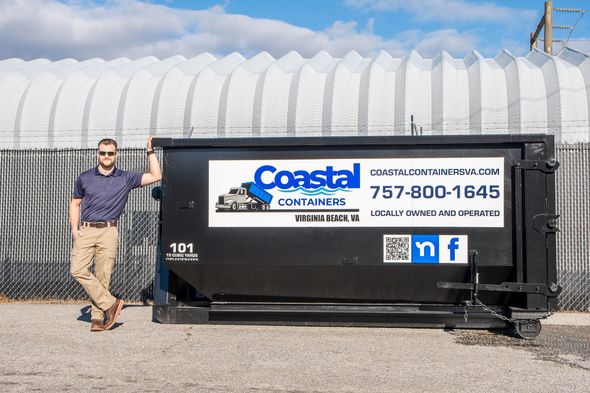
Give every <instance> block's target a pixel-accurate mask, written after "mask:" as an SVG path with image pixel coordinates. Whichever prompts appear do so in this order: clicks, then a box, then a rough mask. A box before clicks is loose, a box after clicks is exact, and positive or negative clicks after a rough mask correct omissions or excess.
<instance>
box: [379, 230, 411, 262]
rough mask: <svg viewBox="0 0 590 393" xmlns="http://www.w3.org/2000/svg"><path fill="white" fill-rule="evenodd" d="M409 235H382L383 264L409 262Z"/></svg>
mask: <svg viewBox="0 0 590 393" xmlns="http://www.w3.org/2000/svg"><path fill="white" fill-rule="evenodd" d="M410 237H411V236H410V235H383V262H411V260H410Z"/></svg>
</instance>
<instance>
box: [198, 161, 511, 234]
mask: <svg viewBox="0 0 590 393" xmlns="http://www.w3.org/2000/svg"><path fill="white" fill-rule="evenodd" d="M208 209H209V227H342V226H346V227H489V228H501V227H504V158H503V157H461V158H456V157H450V158H371V159H366V158H359V159H317V160H315V159H314V160H309V159H304V160H211V161H209V206H208Z"/></svg>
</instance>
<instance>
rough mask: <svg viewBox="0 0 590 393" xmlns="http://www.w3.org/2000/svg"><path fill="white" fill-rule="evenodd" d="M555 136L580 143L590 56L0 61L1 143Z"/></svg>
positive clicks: (588, 114)
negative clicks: (414, 131)
mask: <svg viewBox="0 0 590 393" xmlns="http://www.w3.org/2000/svg"><path fill="white" fill-rule="evenodd" d="M412 115H413V116H414V121H415V123H416V125H417V126H418V127H422V128H423V129H424V134H429V135H430V134H434V135H440V134H497V133H500V134H502V133H512V134H521V133H539V132H541V133H552V134H555V136H556V140H557V141H560V142H581V141H586V142H587V141H590V58H589V56H588V55H585V54H583V53H580V52H576V51H574V50H571V49H566V50H565V51H563V52H562V53H561V54H560V55H558V56H554V57H551V56H548V55H546V54H544V53H543V52H540V51H538V50H535V51H533V52H531V53H529V54H528V55H527V56H526V57H515V56H513V55H511V54H510V53H509V52H507V51H503V52H501V53H500V54H498V55H497V56H496V57H495V58H494V59H486V58H483V57H482V56H481V55H480V54H479V53H477V52H475V51H474V52H472V53H470V54H469V55H468V56H467V57H465V58H464V59H454V58H452V57H451V56H450V55H449V54H447V53H446V52H442V53H440V54H439V55H437V56H436V57H435V58H433V59H424V58H422V57H421V56H420V55H419V54H417V53H416V52H412V53H410V55H409V56H407V57H406V58H403V59H399V58H392V57H391V56H390V55H389V54H387V53H385V52H382V53H380V54H379V55H378V56H376V57H374V58H363V57H361V56H359V55H358V54H357V53H356V52H350V53H348V54H347V55H346V56H345V57H343V58H333V57H331V56H330V55H328V54H327V53H325V52H320V53H318V54H317V55H315V56H314V57H313V58H311V59H304V58H302V57H301V56H300V55H299V54H297V53H295V52H291V53H288V54H287V55H285V56H284V57H282V58H280V59H274V58H273V57H272V56H270V55H269V54H268V53H266V52H262V53H260V54H258V55H256V56H254V57H252V58H249V59H246V58H244V57H243V56H241V55H240V54H237V53H232V54H230V55H228V56H225V57H221V58H217V57H215V56H213V55H211V54H208V53H204V54H201V55H198V56H196V57H193V58H190V59H186V58H184V57H182V56H173V57H170V58H167V59H163V60H158V59H157V58H155V57H145V58H142V59H138V60H134V61H132V60H129V59H127V58H119V59H114V60H110V61H105V60H102V59H90V60H86V61H76V60H74V59H64V60H59V61H55V62H51V61H49V60H46V59H36V60H32V61H24V60H22V59H7V60H3V61H0V136H1V138H0V148H2V149H25V148H64V147H66V148H85V147H94V146H95V144H96V142H97V141H98V140H99V139H101V138H103V137H114V138H116V139H117V140H118V141H119V142H120V144H121V145H122V146H123V147H132V146H143V145H144V143H145V137H146V135H149V134H151V135H157V136H164V137H194V138H198V137H258V136H320V135H323V136H330V135H409V134H410V117H411V116H412Z"/></svg>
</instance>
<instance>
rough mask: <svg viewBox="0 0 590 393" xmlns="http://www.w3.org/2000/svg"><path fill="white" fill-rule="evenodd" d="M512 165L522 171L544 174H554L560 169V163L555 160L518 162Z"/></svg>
mask: <svg viewBox="0 0 590 393" xmlns="http://www.w3.org/2000/svg"><path fill="white" fill-rule="evenodd" d="M512 164H513V165H514V166H515V167H516V168H520V169H522V170H534V171H541V172H544V173H553V172H555V171H556V170H557V168H559V162H557V161H556V160H555V158H550V159H549V160H516V161H514V162H513V163H512Z"/></svg>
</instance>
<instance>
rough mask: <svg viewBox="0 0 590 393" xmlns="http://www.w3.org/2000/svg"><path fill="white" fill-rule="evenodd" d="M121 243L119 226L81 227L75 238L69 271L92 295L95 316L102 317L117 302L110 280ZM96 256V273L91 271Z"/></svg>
mask: <svg viewBox="0 0 590 393" xmlns="http://www.w3.org/2000/svg"><path fill="white" fill-rule="evenodd" d="M118 245H119V232H118V231H117V227H105V228H89V227H82V228H80V235H79V236H78V237H77V238H76V240H74V245H73V247H72V254H71V266H70V273H71V274H72V276H73V277H74V278H75V279H76V281H78V282H79V283H80V284H81V285H82V287H84V289H85V290H86V292H87V293H88V295H89V296H90V299H91V301H92V311H91V318H92V319H100V320H102V319H103V318H104V312H103V311H105V310H107V309H108V308H109V307H111V306H112V305H113V304H114V303H115V300H116V299H115V297H114V296H113V295H111V293H110V292H109V283H110V281H111V273H112V272H113V266H114V264H115V257H116V256H117V247H118ZM93 259H95V263H94V273H95V274H92V273H91V272H90V265H91V264H92V260H93Z"/></svg>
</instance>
